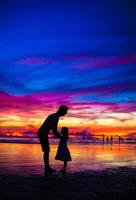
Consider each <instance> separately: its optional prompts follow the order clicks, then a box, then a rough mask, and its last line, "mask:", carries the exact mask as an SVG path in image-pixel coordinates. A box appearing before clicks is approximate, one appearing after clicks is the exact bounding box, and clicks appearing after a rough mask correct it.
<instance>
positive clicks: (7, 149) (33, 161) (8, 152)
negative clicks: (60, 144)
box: [0, 143, 136, 175]
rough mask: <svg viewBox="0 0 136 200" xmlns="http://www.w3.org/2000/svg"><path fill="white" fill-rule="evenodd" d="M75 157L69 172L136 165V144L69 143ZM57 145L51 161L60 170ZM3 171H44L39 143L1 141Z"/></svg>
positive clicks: (32, 172)
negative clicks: (56, 155)
mask: <svg viewBox="0 0 136 200" xmlns="http://www.w3.org/2000/svg"><path fill="white" fill-rule="evenodd" d="M69 149H70V151H71V155H72V161H71V162H69V163H68V172H76V171H85V170H101V169H105V168H109V167H117V166H133V167H136V144H120V145H119V144H113V145H111V144H105V145H103V144H69ZM56 150H57V145H51V154H50V155H51V156H50V164H51V166H52V167H53V168H55V169H56V170H59V169H61V168H62V166H63V162H61V161H57V160H55V159H54V158H55V154H56ZM0 174H17V175H18V174H20V175H32V174H38V175H42V174H43V160H42V152H41V147H40V145H39V144H13V143H1V144H0Z"/></svg>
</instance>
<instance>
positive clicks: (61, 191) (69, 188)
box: [0, 167, 136, 200]
mask: <svg viewBox="0 0 136 200" xmlns="http://www.w3.org/2000/svg"><path fill="white" fill-rule="evenodd" d="M0 194H1V199H2V200H7V199H9V198H10V199H12V198H13V199H19V200H23V199H33V200H36V199H38V200H39V199H40V200H42V199H44V200H45V199H50V200H54V199H59V200H61V199H65V200H68V199H70V200H72V199H78V200H80V199H87V200H91V199H93V200H95V199H96V200H97V199H104V200H113V199H116V200H122V199H123V200H124V199H126V200H127V199H131V200H132V199H136V169H135V168H129V167H118V168H115V169H113V168H108V169H106V170H102V171H85V172H76V173H68V174H66V176H63V175H62V174H61V173H59V172H57V174H51V175H48V176H47V177H44V176H38V175H32V176H18V175H10V174H3V175H1V176H0Z"/></svg>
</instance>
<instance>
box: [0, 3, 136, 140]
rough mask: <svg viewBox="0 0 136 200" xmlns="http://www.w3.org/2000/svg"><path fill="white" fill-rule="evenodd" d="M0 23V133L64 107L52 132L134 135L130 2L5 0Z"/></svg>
mask: <svg viewBox="0 0 136 200" xmlns="http://www.w3.org/2000/svg"><path fill="white" fill-rule="evenodd" d="M122 2H123V3H122ZM0 19H1V20H0V135H11V136H16V135H18V136H25V137H27V136H28V135H29V134H31V132H36V131H37V129H38V127H39V126H40V125H41V123H42V122H43V121H44V119H45V117H46V116H47V115H48V114H51V113H53V112H56V110H57V108H58V106H59V105H60V104H66V105H68V106H69V108H70V110H69V112H68V115H67V116H65V117H64V118H62V119H61V120H60V122H59V127H62V126H64V125H65V126H67V127H69V128H70V130H71V131H72V132H77V131H82V130H85V131H89V132H91V133H93V134H107V135H108V134H109V135H116V134H120V135H124V134H131V135H133V134H134V135H135V136H136V3H134V1H131V0H124V1H120V0H118V1H117V0H114V1H109V0H107V1H106V0H105V1H98V0H96V1H87V0H83V1H81V0H73V1H71V0H69V1H60V0H54V1H53V0H48V1H47V0H43V1H42V0H37V1H34V0H33V1H32V0H31V1H30V0H23V1H22V0H16V1H15V0H12V1H11V0H5V1H0ZM26 132H29V133H28V134H27V133H26Z"/></svg>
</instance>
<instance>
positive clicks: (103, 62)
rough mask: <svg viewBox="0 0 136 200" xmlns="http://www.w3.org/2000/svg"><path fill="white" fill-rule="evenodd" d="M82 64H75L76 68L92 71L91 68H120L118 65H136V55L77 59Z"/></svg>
mask: <svg viewBox="0 0 136 200" xmlns="http://www.w3.org/2000/svg"><path fill="white" fill-rule="evenodd" d="M76 58H78V59H80V60H81V61H82V62H81V63H77V64H75V67H76V68H78V69H90V68H100V67H109V66H112V65H114V66H118V65H127V64H135V63H136V55H128V56H125V55H124V56H112V57H104V58H103V57H91V56H90V57H89V56H83V57H82V56H81V57H79V56H78V57H77V56H76V57H75V59H76Z"/></svg>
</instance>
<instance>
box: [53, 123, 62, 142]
mask: <svg viewBox="0 0 136 200" xmlns="http://www.w3.org/2000/svg"><path fill="white" fill-rule="evenodd" d="M52 131H53V133H54V135H55V136H56V138H59V139H61V135H60V133H59V132H58V130H57V123H56V124H54V125H53V128H52Z"/></svg>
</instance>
